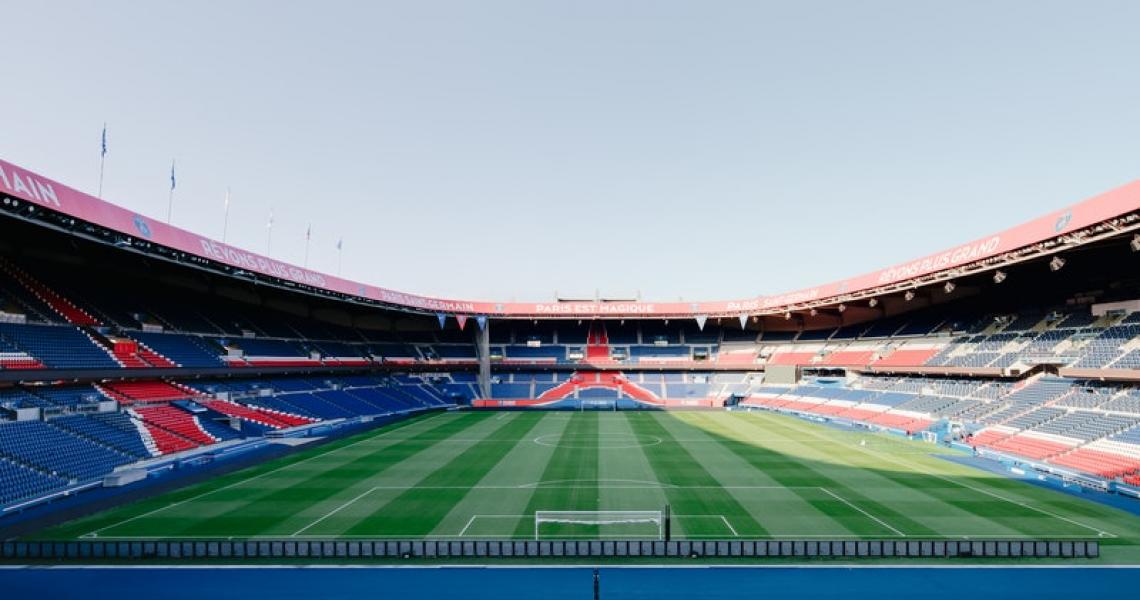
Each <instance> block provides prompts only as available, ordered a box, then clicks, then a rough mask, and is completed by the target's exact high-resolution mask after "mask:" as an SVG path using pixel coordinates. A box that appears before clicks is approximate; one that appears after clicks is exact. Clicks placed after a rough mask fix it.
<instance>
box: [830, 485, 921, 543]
mask: <svg viewBox="0 0 1140 600" xmlns="http://www.w3.org/2000/svg"><path fill="white" fill-rule="evenodd" d="M819 489H820V490H821V491H823V493H825V494H827V495H828V496H831V497H832V498H835V499H836V500H838V501H840V502H842V503H844V504H846V505H847V506H850V507H851V508H854V509H855V510H857V511H859V512H861V513H863V514H864V515H865V516H866V517H867V518H868V519H871V520H872V521H874V522H876V523H878V524H879V525H882V526H883V527H886V528H887V529H890V530H891V531H893V532H895V534H896V535H898V536H900V537H906V534H905V533H903V532H901V531H899V530H898V529H895V528H894V527H892V526H891V524H890V523H887V522H886V521H884V520H882V519H880V518H879V517H876V516H875V515H873V514H871V513H869V512H867V511H865V510H863V509H862V508H860V507H859V506H856V505H855V503H853V502H851V501H850V500H848V499H847V498H844V497H843V496H840V495H839V494H836V493H835V492H833V491H831V490H829V489H827V488H825V487H821V488H819Z"/></svg>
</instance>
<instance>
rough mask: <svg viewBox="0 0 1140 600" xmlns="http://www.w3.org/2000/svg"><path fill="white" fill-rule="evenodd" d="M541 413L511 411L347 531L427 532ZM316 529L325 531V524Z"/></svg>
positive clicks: (419, 534) (524, 434)
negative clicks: (495, 426) (448, 458)
mask: <svg viewBox="0 0 1140 600" xmlns="http://www.w3.org/2000/svg"><path fill="white" fill-rule="evenodd" d="M541 419H542V414H541V413H510V416H509V417H508V418H506V419H503V420H502V423H503V424H502V425H501V426H500V427H498V428H497V429H495V430H494V431H492V432H491V433H490V434H489V435H488V436H487V437H486V438H485V439H484V440H482V441H480V442H476V443H475V444H474V445H473V446H471V447H469V448H467V449H465V450H463V451H462V452H457V453H456V454H455V455H454V456H453V457H452V458H451V460H449V461H448V462H447V463H445V464H442V465H440V466H439V467H438V468H437V469H435V470H434V471H432V473H431V474H430V475H428V476H427V477H424V478H423V479H422V480H421V481H420V482H419V483H418V484H417V487H413V488H411V489H408V490H406V491H404V492H403V493H401V494H399V495H398V496H396V497H395V498H393V499H392V500H391V501H389V502H387V503H385V504H383V505H381V506H378V507H377V508H376V509H375V510H374V511H372V514H370V515H368V516H367V517H364V518H363V519H360V520H359V521H358V522H357V523H356V524H355V525H353V526H352V527H350V528H348V530H347V531H345V533H346V534H348V535H377V536H384V537H408V536H417V537H422V536H425V535H427V534H429V533H431V531H432V530H433V529H434V528H435V527H436V526H437V525H438V524H439V523H440V522H441V521H442V520H443V519H444V517H446V516H447V514H448V512H450V511H451V509H452V508H453V507H454V506H455V505H456V504H458V503H459V502H460V501H461V500H462V499H463V497H464V496H465V495H466V494H467V492H468V491H469V489H462V488H470V487H472V486H474V485H476V484H477V483H479V480H480V479H482V478H483V477H484V476H486V475H487V473H488V472H489V471H491V469H493V468H494V467H495V465H497V464H498V463H499V461H501V460H502V459H503V457H504V456H506V455H507V453H508V452H510V450H511V448H513V447H514V446H513V445H511V444H509V443H504V442H515V443H518V442H519V441H520V440H523V439H525V438H526V437H527V434H528V433H530V431H531V430H532V429H534V427H535V426H536V425H537V424H538V423H539V421H541ZM491 422H492V423H497V422H498V421H491ZM420 486H422V487H420ZM445 488H446V489H445ZM314 531H317V532H319V528H314Z"/></svg>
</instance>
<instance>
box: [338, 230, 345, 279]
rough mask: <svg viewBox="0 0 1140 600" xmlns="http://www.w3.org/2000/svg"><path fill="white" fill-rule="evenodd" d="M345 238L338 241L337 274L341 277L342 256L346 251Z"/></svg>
mask: <svg viewBox="0 0 1140 600" xmlns="http://www.w3.org/2000/svg"><path fill="white" fill-rule="evenodd" d="M343 246H344V238H340V239H339V240H337V242H336V276H337V277H340V266H341V257H342V255H343V253H344V252H343V251H344V248H343Z"/></svg>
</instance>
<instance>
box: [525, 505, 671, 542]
mask: <svg viewBox="0 0 1140 600" xmlns="http://www.w3.org/2000/svg"><path fill="white" fill-rule="evenodd" d="M544 523H556V524H559V523H560V524H567V525H636V524H638V523H646V524H651V525H654V526H656V529H657V539H664V538H665V513H664V512H663V511H660V510H539V511H535V513H534V539H536V540H537V539H540V535H541V528H542V525H543V524H544Z"/></svg>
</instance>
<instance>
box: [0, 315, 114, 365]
mask: <svg viewBox="0 0 1140 600" xmlns="http://www.w3.org/2000/svg"><path fill="white" fill-rule="evenodd" d="M0 339H3V340H5V341H6V342H8V343H9V344H11V345H13V346H15V347H17V348H19V349H20V350H23V351H25V352H27V353H28V354H30V355H32V356H34V357H35V358H36V359H37V360H39V361H40V362H42V363H43V364H45V365H47V366H48V367H50V368H53V369H115V368H119V367H120V365H119V363H117V362H115V359H113V358H111V356H110V355H109V354H108V353H107V351H106V350H104V349H103V348H102V347H101V346H99V345H97V344H96V343H95V342H94V341H93V340H92V339H91V338H90V337H89V336H88V335H87V334H86V333H84V332H83V331H82V330H81V329H78V328H76V327H71V326H64V327H61V326H51V325H22V324H16V323H0Z"/></svg>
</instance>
